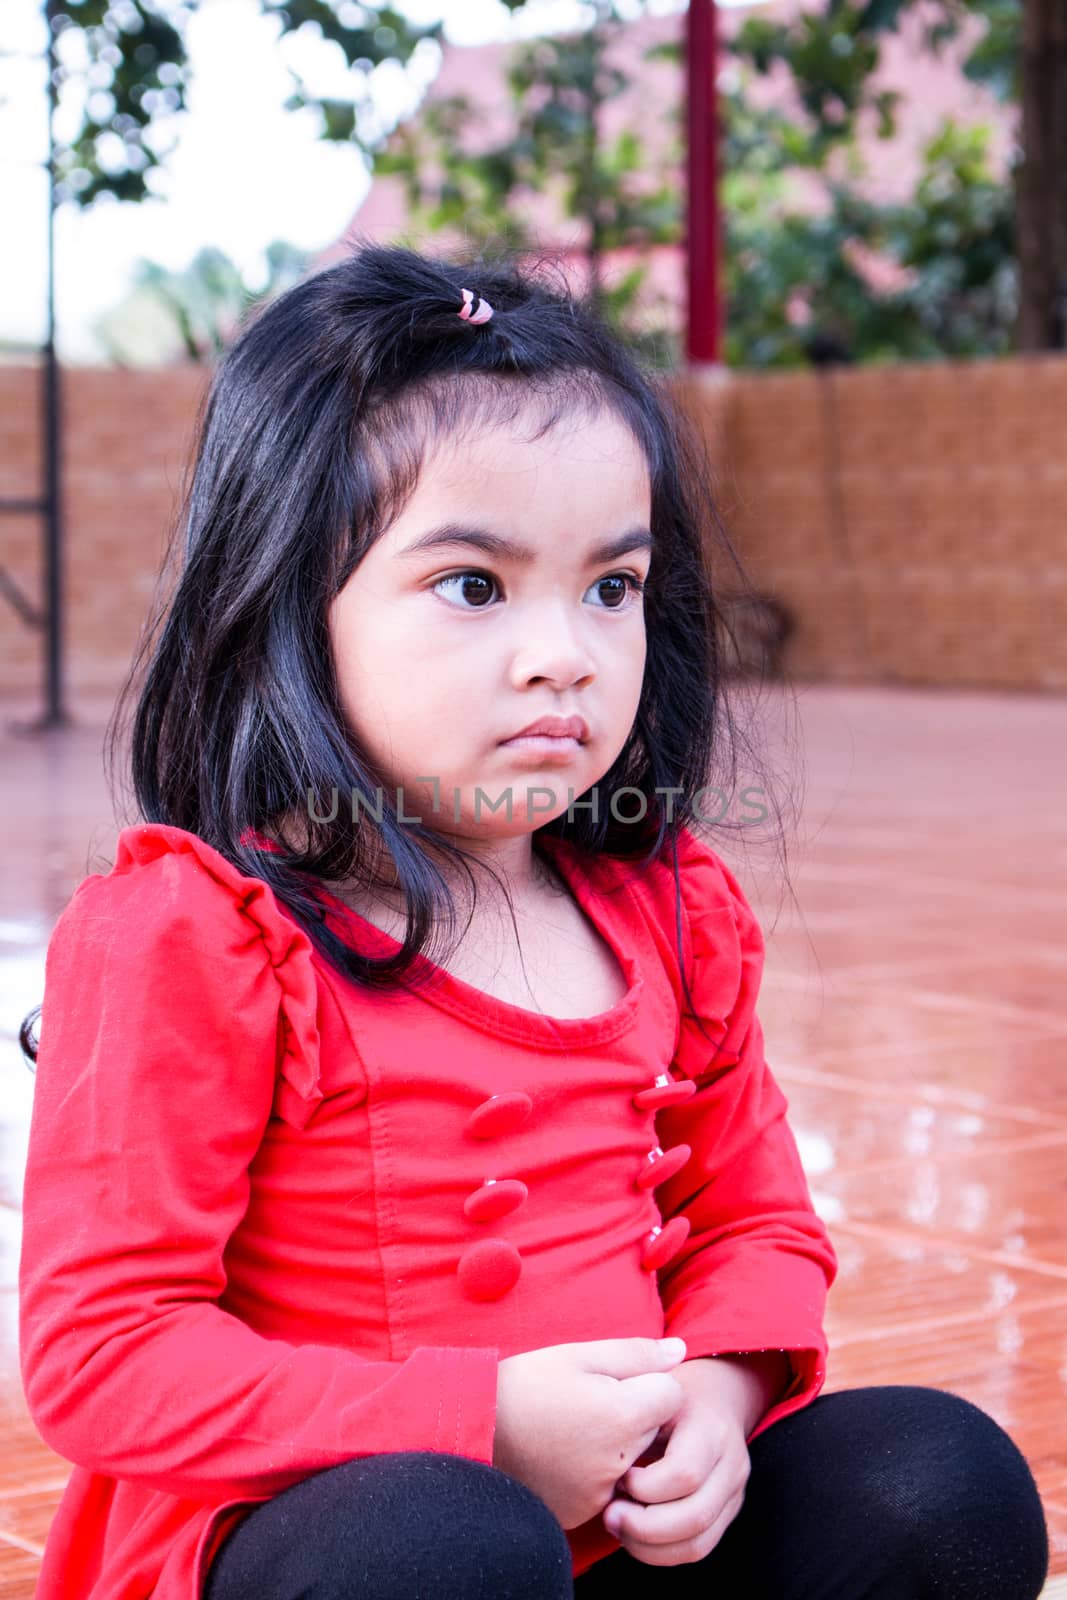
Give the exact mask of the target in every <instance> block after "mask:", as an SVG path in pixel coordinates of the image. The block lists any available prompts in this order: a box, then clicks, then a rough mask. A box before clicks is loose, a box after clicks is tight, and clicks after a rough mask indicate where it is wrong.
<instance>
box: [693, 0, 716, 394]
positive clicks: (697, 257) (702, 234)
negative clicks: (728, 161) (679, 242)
mask: <svg viewBox="0 0 1067 1600" xmlns="http://www.w3.org/2000/svg"><path fill="white" fill-rule="evenodd" d="M685 54H686V91H687V93H686V134H687V150H686V292H687V323H686V346H685V354H686V360H687V363H688V364H689V365H690V366H705V365H714V364H716V363H718V362H719V361H721V355H720V351H721V348H722V340H721V323H722V294H721V290H720V271H719V191H718V168H717V157H718V136H719V129H718V111H717V105H716V86H715V80H716V76H717V65H716V57H717V54H718V50H717V41H716V36H715V0H689V11H688V14H687V16H686V52H685Z"/></svg>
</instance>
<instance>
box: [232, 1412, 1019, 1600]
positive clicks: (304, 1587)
mask: <svg viewBox="0 0 1067 1600" xmlns="http://www.w3.org/2000/svg"><path fill="white" fill-rule="evenodd" d="M749 1456H750V1461H751V1472H750V1474H749V1478H748V1482H747V1484H746V1486H745V1499H744V1504H743V1505H742V1507H741V1510H740V1511H739V1512H738V1514H737V1516H736V1517H735V1518H734V1520H733V1522H732V1523H731V1524H730V1526H729V1527H728V1528H727V1530H726V1532H725V1533H724V1534H723V1536H722V1538H721V1539H720V1540H719V1542H718V1544H717V1545H716V1546H715V1548H714V1549H713V1550H712V1551H711V1552H710V1553H709V1554H708V1555H706V1556H705V1557H704V1558H703V1560H700V1561H693V1562H687V1563H683V1564H679V1565H676V1566H673V1567H651V1566H648V1565H646V1564H645V1563H643V1562H639V1561H636V1560H635V1559H634V1558H633V1557H632V1556H631V1555H630V1554H629V1552H628V1551H626V1550H623V1549H619V1550H616V1551H614V1552H613V1553H612V1554H611V1555H610V1556H606V1557H605V1558H604V1559H603V1560H602V1561H599V1562H597V1563H596V1565H595V1566H593V1567H591V1568H589V1569H588V1571H586V1572H584V1573H583V1574H582V1576H581V1577H580V1578H578V1579H576V1580H575V1579H573V1578H572V1576H571V1556H570V1548H569V1546H568V1544H567V1540H566V1536H565V1534H564V1532H563V1529H562V1528H561V1527H560V1524H559V1523H558V1521H557V1520H556V1518H555V1516H554V1515H553V1514H552V1512H551V1511H550V1510H549V1509H548V1507H547V1506H546V1505H545V1503H544V1501H543V1500H541V1499H540V1497H539V1496H537V1495H535V1494H534V1493H532V1491H531V1490H529V1489H527V1488H526V1486H525V1485H524V1484H521V1483H519V1482H518V1481H517V1480H516V1479H515V1478H512V1477H509V1476H508V1475H507V1474H506V1473H503V1472H500V1471H498V1470H497V1469H496V1468H495V1467H491V1466H488V1465H486V1463H485V1462H482V1461H473V1460H471V1459H470V1458H469V1457H465V1456H455V1455H448V1454H442V1453H434V1452H430V1451H422V1450H418V1451H401V1452H397V1453H394V1454H385V1455H374V1456H359V1457H356V1458H354V1459H353V1460H351V1461H346V1462H343V1463H342V1464H341V1465H340V1466H338V1467H332V1468H330V1469H329V1470H328V1471H325V1472H318V1473H315V1474H314V1475H313V1476H312V1477H309V1478H305V1479H304V1480H303V1481H302V1482H301V1483H298V1484H295V1485H294V1486H293V1487H292V1488H291V1489H287V1490H285V1491H284V1492H283V1493H282V1494H279V1495H277V1496H276V1497H275V1498H274V1499H273V1500H269V1501H266V1502H265V1503H264V1504H262V1505H260V1506H257V1507H256V1508H255V1510H254V1511H252V1512H250V1513H249V1514H248V1516H246V1517H245V1519H244V1520H243V1522H241V1523H239V1524H238V1526H237V1527H236V1528H235V1529H233V1530H232V1531H231V1533H230V1534H229V1536H228V1537H227V1538H226V1540H224V1542H223V1544H222V1546H221V1548H220V1550H219V1551H218V1553H217V1555H216V1557H215V1559H214V1561H213V1562H212V1565H211V1569H210V1572H209V1573H208V1576H207V1579H206V1583H205V1588H204V1600H430V1597H431V1596H432V1597H433V1600H572V1597H574V1596H576V1597H577V1600H607V1597H608V1596H612V1597H617V1596H618V1595H620V1594H630V1593H636V1592H638V1590H640V1589H643V1590H644V1592H645V1594H646V1595H648V1596H654V1597H655V1600H661V1597H662V1600H697V1597H699V1600H713V1597H714V1596H722V1597H723V1600H734V1597H735V1596H739V1595H744V1596H745V1600H926V1597H927V1596H929V1597H930V1600H934V1597H935V1596H936V1597H937V1600H1035V1597H1036V1596H1037V1595H1038V1594H1039V1593H1040V1591H1041V1588H1042V1585H1043V1583H1044V1581H1045V1577H1046V1575H1047V1572H1048V1534H1047V1530H1046V1527H1045V1518H1044V1513H1043V1511H1042V1507H1041V1501H1040V1499H1039V1498H1038V1493H1037V1488H1036V1485H1035V1483H1034V1480H1033V1477H1032V1476H1031V1473H1030V1469H1029V1467H1028V1466H1027V1464H1026V1461H1025V1460H1024V1458H1023V1457H1022V1455H1021V1454H1020V1453H1019V1451H1018V1449H1017V1448H1016V1446H1015V1444H1014V1443H1013V1442H1012V1440H1011V1438H1010V1437H1009V1435H1008V1434H1007V1433H1005V1432H1004V1430H1003V1429H1002V1428H1001V1427H1000V1426H999V1424H997V1423H996V1422H994V1420H993V1418H992V1417H990V1416H988V1415H987V1413H986V1412H984V1411H982V1410H980V1409H979V1408H978V1407H977V1406H975V1405H972V1404H971V1402H970V1401H969V1400H964V1399H963V1398H962V1396H960V1395H956V1394H951V1393H948V1392H947V1391H944V1390H940V1389H929V1388H922V1387H917V1386H914V1385H910V1384H899V1385H898V1384H888V1385H884V1386H879V1387H876V1388H863V1389H843V1390H838V1391H837V1392H836V1393H834V1394H825V1393H824V1394H821V1395H819V1396H818V1397H817V1398H816V1399H815V1400H813V1401H812V1402H811V1404H810V1405H807V1406H805V1407H804V1408H803V1409H802V1410H800V1411H795V1412H793V1413H792V1414H791V1415H790V1416H788V1417H783V1418H782V1420H781V1421H780V1422H776V1423H775V1424H774V1426H773V1427H771V1428H768V1429H767V1431H766V1433H763V1434H761V1435H760V1436H759V1438H758V1439H756V1440H754V1441H753V1443H752V1444H751V1445H750V1446H749Z"/></svg>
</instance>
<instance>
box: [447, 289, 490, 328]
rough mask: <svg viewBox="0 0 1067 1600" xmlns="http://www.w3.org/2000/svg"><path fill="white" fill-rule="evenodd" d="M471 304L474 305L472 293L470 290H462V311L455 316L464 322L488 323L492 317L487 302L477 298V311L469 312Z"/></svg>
mask: <svg viewBox="0 0 1067 1600" xmlns="http://www.w3.org/2000/svg"><path fill="white" fill-rule="evenodd" d="M473 304H474V293H473V291H472V290H470V289H464V291H463V310H462V311H457V313H456V315H457V316H459V317H462V318H463V320H464V322H488V321H489V318H490V317H491V316H492V315H493V308H492V306H491V305H490V304H489V302H488V300H483V299H481V297H479V299H478V309H477V311H472V310H471V306H472V305H473Z"/></svg>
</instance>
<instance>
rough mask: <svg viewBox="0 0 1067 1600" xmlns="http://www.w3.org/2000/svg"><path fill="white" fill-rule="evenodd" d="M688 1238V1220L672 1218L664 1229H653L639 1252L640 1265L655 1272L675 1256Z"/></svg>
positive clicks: (686, 1218)
mask: <svg viewBox="0 0 1067 1600" xmlns="http://www.w3.org/2000/svg"><path fill="white" fill-rule="evenodd" d="M688 1237H689V1218H688V1217H672V1218H671V1220H670V1221H669V1222H668V1224H667V1226H666V1227H665V1228H653V1229H652V1232H651V1233H650V1234H649V1236H648V1238H647V1239H646V1241H645V1248H644V1250H643V1251H642V1252H641V1265H642V1266H643V1267H644V1269H645V1271H646V1272H655V1271H656V1270H657V1269H658V1268H659V1267H662V1266H664V1265H665V1264H666V1263H667V1262H668V1261H669V1260H670V1259H671V1256H673V1255H675V1254H677V1252H678V1251H679V1250H680V1249H681V1248H682V1246H683V1244H684V1243H685V1241H686V1239H687V1238H688Z"/></svg>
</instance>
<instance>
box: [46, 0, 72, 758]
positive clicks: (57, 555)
mask: <svg viewBox="0 0 1067 1600" xmlns="http://www.w3.org/2000/svg"><path fill="white" fill-rule="evenodd" d="M56 9H57V0H45V8H44V10H45V27H46V29H47V33H48V45H47V63H48V267H47V294H48V310H47V324H46V334H45V346H44V415H43V418H42V421H43V424H44V447H45V507H46V509H45V526H44V535H45V538H44V569H45V617H46V622H45V627H46V658H45V660H46V665H45V673H46V697H47V706H46V710H45V714H44V716H43V717H42V719H41V721H40V723H39V724H38V726H39V727H41V728H59V727H67V726H69V724H70V719H69V717H68V716H67V714H66V711H65V710H64V707H63V471H62V432H61V430H62V425H63V424H62V394H61V389H60V383H61V375H60V370H59V362H58V361H57V360H56V143H55V119H56V104H57V101H58V89H57V83H56V79H57V77H58V63H57V60H56V33H55V14H56Z"/></svg>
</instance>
